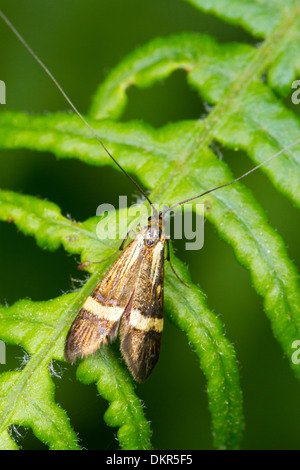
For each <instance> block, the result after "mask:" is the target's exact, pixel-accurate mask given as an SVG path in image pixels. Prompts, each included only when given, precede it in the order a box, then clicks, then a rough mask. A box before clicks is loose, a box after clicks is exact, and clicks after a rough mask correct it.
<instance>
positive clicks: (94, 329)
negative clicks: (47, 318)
mask: <svg viewBox="0 0 300 470" xmlns="http://www.w3.org/2000/svg"><path fill="white" fill-rule="evenodd" d="M144 252H145V247H144V242H143V237H142V236H140V235H137V237H136V238H135V239H134V240H133V241H132V242H131V243H130V244H129V245H128V246H127V247H126V248H125V250H124V251H123V252H122V253H121V255H120V256H119V258H118V259H117V260H116V261H115V263H114V264H113V265H112V267H111V268H110V270H109V271H108V272H107V274H106V275H105V276H104V277H103V279H102V281H101V282H100V283H99V284H98V286H97V287H96V289H95V290H94V291H93V292H92V294H91V295H90V296H89V297H88V298H87V300H86V301H85V303H84V305H83V306H82V308H81V309H80V311H79V313H78V315H77V317H76V318H75V320H74V322H73V323H72V325H71V328H70V330H69V332H68V335H67V338H66V343H65V359H66V360H67V361H70V362H74V361H75V360H76V359H77V358H78V357H86V356H89V355H90V354H93V353H94V352H95V351H97V349H99V347H100V346H101V344H102V343H103V344H105V343H106V342H107V341H108V340H110V341H112V340H113V339H114V338H115V337H116V336H117V334H118V329H119V324H120V319H121V316H122V314H123V313H124V310H125V308H126V306H127V305H128V303H129V301H130V298H131V296H132V293H133V291H134V289H135V285H136V283H137V278H138V275H139V271H140V266H141V263H142V260H143V257H144Z"/></svg>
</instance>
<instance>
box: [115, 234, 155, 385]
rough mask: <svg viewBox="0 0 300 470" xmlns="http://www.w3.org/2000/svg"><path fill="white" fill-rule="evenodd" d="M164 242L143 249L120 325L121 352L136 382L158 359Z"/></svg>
mask: <svg viewBox="0 0 300 470" xmlns="http://www.w3.org/2000/svg"><path fill="white" fill-rule="evenodd" d="M163 276H164V240H161V241H159V242H158V243H157V244H156V245H155V246H153V247H151V248H146V250H145V254H144V257H143V260H142V263H141V265H140V271H139V276H138V279H137V283H136V286H135V289H134V291H133V293H132V296H131V298H130V302H129V304H128V305H127V307H126V309H125V311H124V313H123V315H122V318H121V322H120V331H119V335H120V340H121V352H122V355H123V357H124V359H125V361H126V363H127V366H128V368H129V370H130V372H131V374H132V375H133V377H134V379H135V380H136V381H137V382H143V381H144V380H146V379H147V377H148V376H149V375H150V374H151V372H152V370H153V368H154V366H155V364H156V363H157V361H158V358H159V350H160V340H161V333H162V330H163Z"/></svg>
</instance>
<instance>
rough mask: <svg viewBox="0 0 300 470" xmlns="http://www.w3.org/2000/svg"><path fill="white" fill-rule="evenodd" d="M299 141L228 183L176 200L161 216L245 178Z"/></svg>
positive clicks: (299, 140)
mask: <svg viewBox="0 0 300 470" xmlns="http://www.w3.org/2000/svg"><path fill="white" fill-rule="evenodd" d="M299 143H300V139H298V140H296V141H295V142H293V143H292V144H290V145H288V146H287V147H285V148H283V149H282V150H280V151H279V152H277V153H275V154H274V155H272V156H271V157H269V158H267V159H266V160H264V161H263V162H261V163H260V164H259V165H257V166H255V167H254V168H251V169H250V170H249V171H247V172H246V173H244V174H243V175H241V176H239V177H238V178H236V179H235V180H233V181H230V183H224V184H221V185H220V186H217V187H215V188H212V189H209V190H208V191H205V192H204V193H201V194H198V196H193V197H190V198H189V199H185V200H184V201H180V202H177V203H176V204H174V206H171V207H169V208H168V209H166V210H165V211H163V213H162V216H164V215H165V214H166V213H167V212H169V211H170V210H172V209H174V208H175V207H177V206H181V205H182V204H185V203H187V202H190V201H193V200H194V199H198V198H200V197H202V196H205V194H208V193H212V192H213V191H216V190H217V189H221V188H225V186H229V185H231V184H233V183H236V182H237V181H239V180H241V179H242V178H245V176H248V175H250V173H253V171H255V170H257V169H258V168H260V167H261V166H263V165H265V164H266V163H268V162H270V161H271V160H273V158H275V157H278V156H279V155H281V154H282V153H283V152H286V150H289V149H290V148H292V147H294V146H295V145H297V144H299Z"/></svg>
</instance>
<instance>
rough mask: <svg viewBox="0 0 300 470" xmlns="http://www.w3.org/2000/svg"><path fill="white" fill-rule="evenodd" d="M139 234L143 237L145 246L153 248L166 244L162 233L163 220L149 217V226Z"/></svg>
mask: <svg viewBox="0 0 300 470" xmlns="http://www.w3.org/2000/svg"><path fill="white" fill-rule="evenodd" d="M139 234H140V235H141V236H142V237H143V241H144V245H145V246H146V247H147V248H153V247H154V246H155V245H156V244H157V243H158V242H163V243H164V242H165V237H164V236H163V231H162V218H161V217H149V219H148V226H147V227H143V228H142V229H141V230H140V232H139Z"/></svg>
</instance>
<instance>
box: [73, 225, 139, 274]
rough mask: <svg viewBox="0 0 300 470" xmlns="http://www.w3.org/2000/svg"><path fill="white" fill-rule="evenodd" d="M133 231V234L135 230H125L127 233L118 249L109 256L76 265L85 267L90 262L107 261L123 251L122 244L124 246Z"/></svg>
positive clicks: (81, 267)
mask: <svg viewBox="0 0 300 470" xmlns="http://www.w3.org/2000/svg"><path fill="white" fill-rule="evenodd" d="M132 232H133V233H134V235H135V232H134V230H129V232H127V235H126V237H125V238H124V240H123V241H122V243H121V245H120V246H119V249H118V250H117V251H115V252H114V253H113V254H112V255H111V256H109V257H108V258H105V259H102V260H101V261H85V262H84V263H82V264H80V265H79V266H78V269H85V268H87V267H88V266H90V265H91V264H100V263H104V262H105V261H109V260H110V259H112V258H114V257H115V256H116V255H117V254H118V253H119V252H120V251H123V250H124V246H125V243H126V242H127V240H128V238H129V236H130V234H131V233H132Z"/></svg>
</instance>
